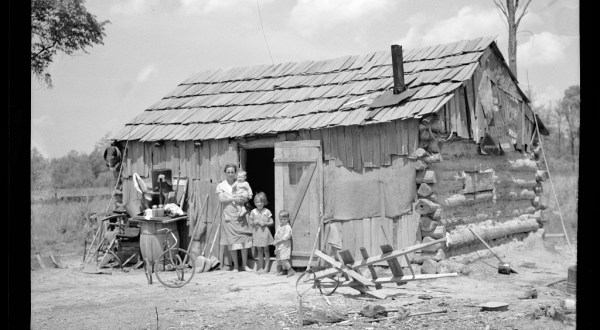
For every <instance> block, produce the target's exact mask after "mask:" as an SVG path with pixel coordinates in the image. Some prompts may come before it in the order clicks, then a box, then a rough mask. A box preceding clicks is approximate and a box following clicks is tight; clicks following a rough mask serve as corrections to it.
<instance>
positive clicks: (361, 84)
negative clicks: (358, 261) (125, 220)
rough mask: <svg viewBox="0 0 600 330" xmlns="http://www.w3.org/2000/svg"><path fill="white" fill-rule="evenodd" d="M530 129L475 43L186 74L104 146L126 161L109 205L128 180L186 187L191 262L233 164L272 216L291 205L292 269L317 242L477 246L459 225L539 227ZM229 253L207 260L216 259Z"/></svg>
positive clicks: (505, 81) (491, 47)
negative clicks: (165, 172) (154, 178)
mask: <svg viewBox="0 0 600 330" xmlns="http://www.w3.org/2000/svg"><path fill="white" fill-rule="evenodd" d="M540 132H541V133H542V134H544V133H545V134H547V132H546V131H545V129H543V126H542V124H541V123H539V118H536V115H535V114H534V113H533V111H532V109H531V107H530V101H529V99H528V98H527V96H526V95H525V94H524V93H523V91H522V90H521V88H520V87H519V84H518V82H517V79H516V78H515V77H514V75H513V74H512V73H511V71H510V69H509V68H508V66H507V64H506V61H505V60H504V58H503V56H502V54H501V52H500V50H499V49H498V46H497V44H496V42H495V41H494V38H492V37H481V38H477V39H472V40H462V41H458V42H454V43H449V44H440V45H433V46H430V47H425V48H417V49H406V50H403V49H402V47H401V46H398V45H392V46H391V51H390V50H383V51H377V52H372V53H369V54H364V55H353V56H344V57H339V58H334V59H330V60H319V61H304V62H289V63H279V64H275V65H255V66H248V67H235V68H224V69H215V70H211V71H202V72H198V73H194V74H192V75H190V76H189V77H188V78H187V79H185V80H183V81H182V82H181V83H180V84H179V85H177V86H176V87H174V88H173V90H172V91H171V92H169V93H168V94H167V95H165V96H164V97H163V98H161V99H160V100H158V101H157V102H156V103H154V104H152V105H151V106H149V107H148V108H147V109H145V110H144V111H143V112H142V113H140V114H139V115H137V116H136V117H135V118H133V119H132V120H130V121H129V122H127V123H126V124H125V126H124V127H123V129H122V130H120V131H119V132H118V133H117V134H115V135H114V136H113V137H112V140H113V141H114V143H115V145H117V146H119V148H120V149H121V150H123V155H124V156H123V163H122V164H123V169H122V191H121V193H122V196H120V199H119V202H121V203H127V202H128V201H130V200H132V199H136V198H140V196H139V194H138V193H137V192H136V190H135V189H134V187H133V182H132V175H133V174H134V173H137V174H138V175H139V176H140V177H142V178H144V179H145V180H148V184H150V183H151V182H150V176H151V172H152V171H153V170H155V169H171V170H172V173H173V175H174V177H175V176H176V177H181V178H185V179H186V184H187V197H186V202H185V203H184V205H182V206H183V207H184V210H186V211H187V213H188V215H189V217H188V223H187V225H185V226H184V228H180V229H179V231H180V237H181V241H182V245H184V246H187V242H189V241H190V240H192V246H193V248H192V250H193V252H194V253H196V255H197V254H199V253H200V252H199V251H200V249H201V247H204V246H206V243H207V242H208V243H209V244H210V242H212V241H213V239H215V237H214V236H215V235H217V238H216V240H217V242H219V238H218V235H219V232H218V231H216V230H214V228H216V226H217V225H218V221H219V219H218V217H217V216H216V215H217V212H218V209H219V204H218V202H217V199H216V196H215V187H216V185H217V184H218V183H219V182H221V181H222V180H223V179H224V176H223V174H224V173H223V166H224V165H225V164H227V163H234V164H238V166H239V167H240V168H243V169H245V170H246V171H247V173H248V182H249V183H250V185H251V186H252V189H253V190H254V192H258V191H263V192H265V193H266V194H267V196H268V199H269V205H268V208H270V209H271V211H272V212H273V214H275V215H276V214H278V212H279V211H280V210H282V209H287V210H288V211H290V213H291V218H292V219H291V222H292V224H293V252H292V264H293V266H296V267H305V266H306V265H307V263H308V260H309V256H310V255H311V252H312V251H311V250H312V247H313V245H314V244H316V246H317V247H318V249H320V250H325V251H330V250H331V249H332V248H337V249H344V250H345V249H347V250H349V251H350V252H351V253H352V254H353V255H354V256H359V255H361V248H362V247H364V248H365V249H366V251H367V253H368V254H370V255H377V254H380V253H381V251H380V246H381V245H383V244H389V245H391V246H392V247H393V248H394V249H402V248H405V247H408V246H412V245H415V244H418V243H419V242H426V241H430V240H433V239H435V238H439V237H444V236H446V237H448V238H449V239H448V243H447V244H445V245H440V246H433V247H432V249H430V250H431V252H432V253H435V252H436V251H439V250H442V251H443V252H444V253H445V255H446V256H451V255H455V254H461V253H466V252H469V251H471V250H473V249H475V248H477V246H478V245H477V241H476V239H475V238H474V237H473V235H471V234H470V233H469V231H468V230H466V227H465V226H466V225H469V224H475V225H479V226H481V230H480V234H481V236H483V237H484V238H485V239H486V240H489V241H488V242H490V243H491V241H494V240H499V241H501V240H502V239H505V238H507V237H508V238H510V237H513V236H515V235H516V236H518V235H523V234H527V233H529V232H532V231H536V230H537V229H538V228H539V227H540V226H542V225H543V219H542V217H541V210H542V209H543V208H544V206H543V205H541V203H539V196H540V195H541V194H542V183H541V181H543V178H544V175H543V171H544V168H543V167H542V166H541V163H539V162H538V161H537V160H538V159H539V153H540V151H539V147H538V145H537V139H538V134H540ZM206 196H209V202H208V207H207V210H205V211H203V215H200V214H199V213H200V208H201V204H202V201H204V199H205V197H206ZM536 201H537V202H536ZM275 218H276V219H275V222H276V223H275V227H277V226H278V219H277V217H275ZM197 221H202V223H200V227H199V228H200V229H199V230H198V232H197V233H196V235H194V237H189V236H190V234H191V232H192V230H191V228H193V226H194V225H195V224H196V222H197ZM188 229H189V230H188ZM274 230H275V228H273V231H274ZM318 233H320V234H318ZM315 242H316V243H315ZM223 252H224V246H220V245H219V244H218V243H217V245H216V246H215V249H214V250H213V251H212V254H213V255H214V256H217V257H219V258H220V259H221V260H223V261H224V262H226V261H225V260H224V259H226V258H227V254H224V253H223ZM411 257H414V255H412V254H411ZM401 262H402V263H403V265H405V262H406V261H404V260H401Z"/></svg>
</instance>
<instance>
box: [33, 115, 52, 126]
mask: <svg viewBox="0 0 600 330" xmlns="http://www.w3.org/2000/svg"><path fill="white" fill-rule="evenodd" d="M53 125H54V120H52V118H50V117H49V116H48V115H43V116H41V117H37V118H32V119H31V126H32V127H34V128H46V127H50V126H53Z"/></svg>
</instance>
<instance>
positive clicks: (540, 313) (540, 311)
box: [528, 305, 565, 322]
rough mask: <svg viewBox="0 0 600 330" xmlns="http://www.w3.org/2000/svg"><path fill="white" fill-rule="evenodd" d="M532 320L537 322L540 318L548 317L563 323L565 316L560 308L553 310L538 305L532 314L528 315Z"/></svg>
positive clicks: (549, 307)
mask: <svg viewBox="0 0 600 330" xmlns="http://www.w3.org/2000/svg"><path fill="white" fill-rule="evenodd" d="M528 316H529V317H530V318H531V319H532V320H537V319H539V318H541V317H549V318H551V319H553V320H555V321H561V322H562V321H564V319H565V315H564V313H563V311H562V309H561V308H555V307H554V306H551V305H539V306H538V307H537V308H536V309H534V310H533V312H531V313H529V315H528Z"/></svg>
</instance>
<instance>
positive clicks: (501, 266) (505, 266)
mask: <svg viewBox="0 0 600 330" xmlns="http://www.w3.org/2000/svg"><path fill="white" fill-rule="evenodd" d="M498 273H499V274H504V275H510V264H509V263H508V262H499V263H498Z"/></svg>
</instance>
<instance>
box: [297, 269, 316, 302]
mask: <svg viewBox="0 0 600 330" xmlns="http://www.w3.org/2000/svg"><path fill="white" fill-rule="evenodd" d="M316 289H317V287H316V282H315V274H314V273H312V272H304V273H302V274H301V275H300V276H298V279H296V293H297V294H298V297H305V296H307V295H309V294H311V293H312V294H314V293H315V292H316Z"/></svg>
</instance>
